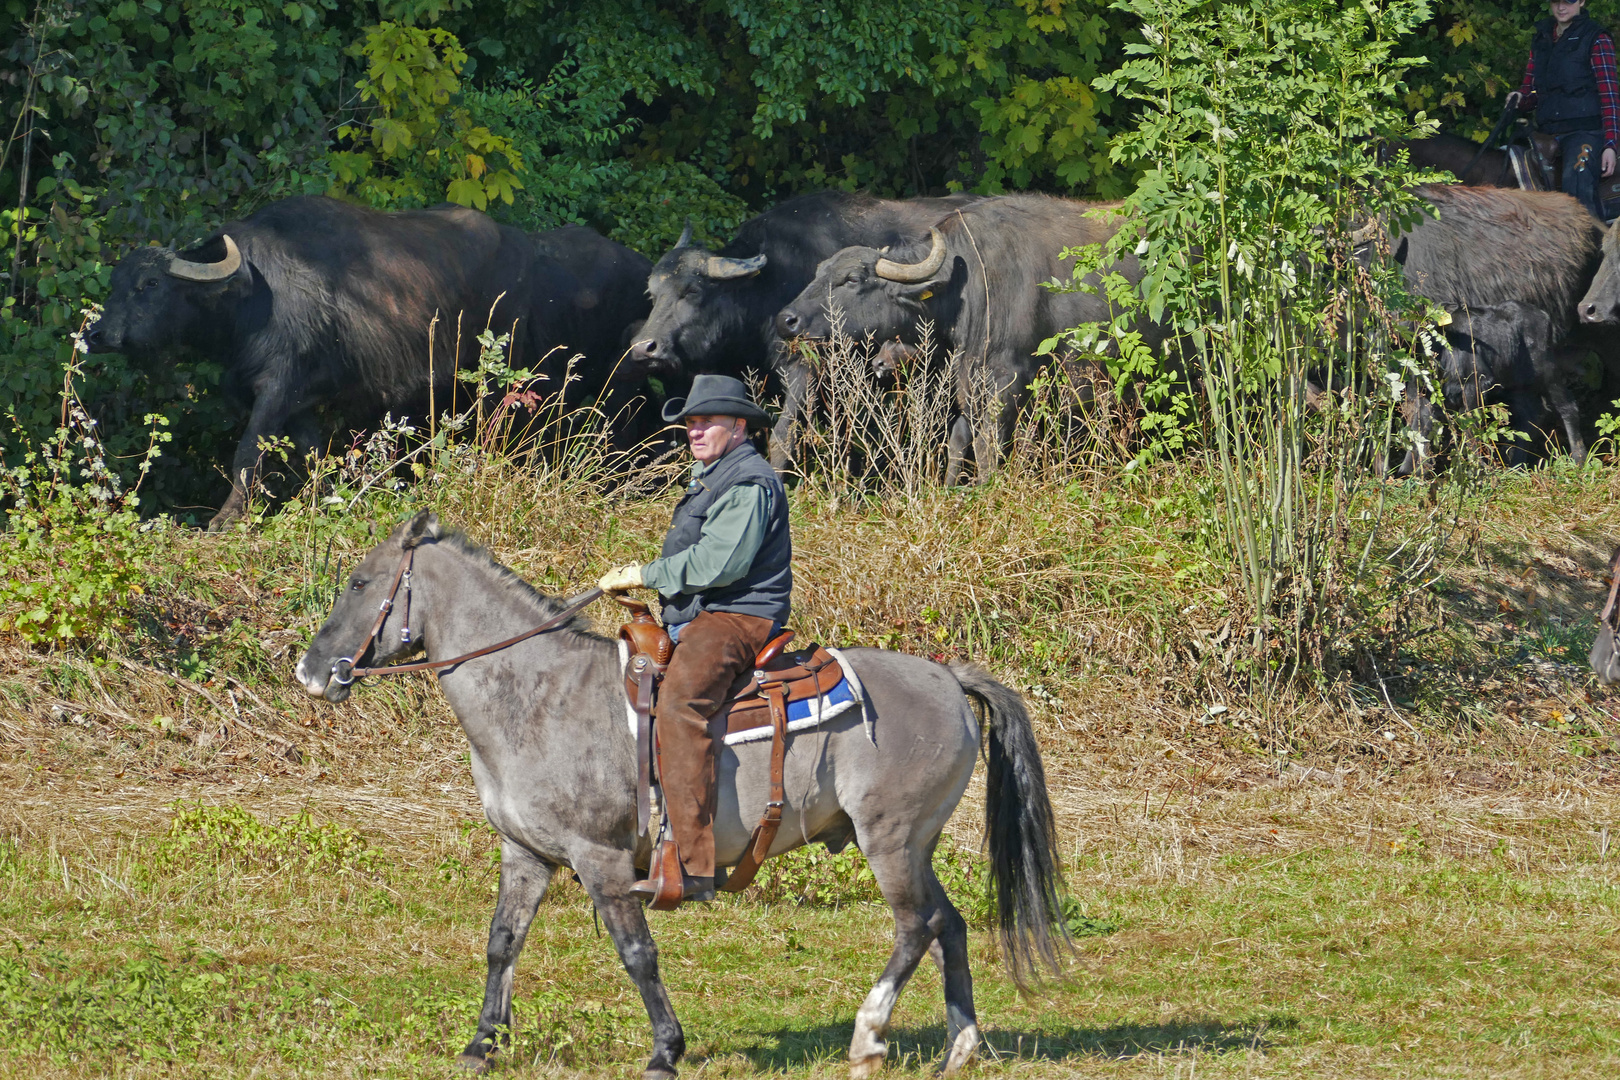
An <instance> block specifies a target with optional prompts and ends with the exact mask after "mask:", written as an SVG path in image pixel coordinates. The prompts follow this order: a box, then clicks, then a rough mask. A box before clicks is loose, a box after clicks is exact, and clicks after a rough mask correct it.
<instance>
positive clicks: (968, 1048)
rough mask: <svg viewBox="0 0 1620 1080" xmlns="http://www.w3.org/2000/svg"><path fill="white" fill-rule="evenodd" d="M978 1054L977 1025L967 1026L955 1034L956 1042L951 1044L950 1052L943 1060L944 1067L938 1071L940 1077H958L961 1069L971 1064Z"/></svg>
mask: <svg viewBox="0 0 1620 1080" xmlns="http://www.w3.org/2000/svg"><path fill="white" fill-rule="evenodd" d="M978 1052H979V1029H978V1027H977V1025H974V1024H969V1025H968V1026H967V1027H965V1028H963V1029H962V1030H961V1031H959V1032H957V1033H956V1041H955V1042H953V1043H951V1052H950V1054H949V1055H948V1056H947V1057H946V1058H945V1067H944V1069H942V1070H941V1071H940V1075H942V1076H957V1075H959V1074H960V1073H961V1072H962V1070H963V1069H965V1068H967V1067H968V1066H969V1065H971V1064H973V1059H974V1058H975V1057H976V1056H977V1055H978Z"/></svg>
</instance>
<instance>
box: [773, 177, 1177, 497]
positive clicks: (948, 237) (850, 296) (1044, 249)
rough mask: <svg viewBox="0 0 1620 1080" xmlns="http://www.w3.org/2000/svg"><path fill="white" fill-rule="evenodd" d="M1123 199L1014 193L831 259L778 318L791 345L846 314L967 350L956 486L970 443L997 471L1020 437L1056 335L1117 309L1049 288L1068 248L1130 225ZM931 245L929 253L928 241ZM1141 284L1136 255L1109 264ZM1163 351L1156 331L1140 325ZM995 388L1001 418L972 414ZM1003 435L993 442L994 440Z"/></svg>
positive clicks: (877, 329)
mask: <svg viewBox="0 0 1620 1080" xmlns="http://www.w3.org/2000/svg"><path fill="white" fill-rule="evenodd" d="M1117 206H1118V204H1117V203H1094V202H1079V201H1076V200H1073V199H1059V198H1054V197H1052V196H1048V195H1008V196H1005V197H1002V198H999V199H989V200H986V201H983V202H980V203H976V204H974V205H972V206H967V207H962V208H960V209H957V210H953V211H952V212H951V213H949V214H947V215H945V216H944V217H943V218H942V219H941V220H940V221H939V222H938V224H937V226H936V227H934V228H931V229H930V230H929V234H928V236H929V238H928V239H927V240H926V241H923V242H922V243H917V242H913V243H912V244H911V245H908V246H907V247H905V248H901V249H896V250H895V251H892V252H887V253H886V252H884V251H880V250H878V249H877V248H874V247H848V248H845V249H844V250H842V251H840V252H838V253H837V254H835V255H833V256H832V257H830V258H828V259H827V260H825V261H824V262H823V263H822V264H821V265H820V266H819V267H818V268H817V270H816V276H815V280H813V281H811V282H810V283H809V284H808V285H806V286H805V287H804V289H803V291H801V292H800V293H799V295H798V296H797V297H795V298H794V300H793V302H792V303H790V304H788V305H787V306H785V307H784V308H782V310H781V311H780V312H779V313H778V314H777V317H776V329H777V332H778V333H779V334H780V335H781V336H782V337H784V338H794V337H799V338H809V339H812V340H814V339H818V338H825V337H827V336H828V335H829V334H830V333H831V330H832V319H831V314H830V313H831V312H832V311H833V310H834V309H836V310H838V311H839V312H840V313H841V316H842V318H843V320H844V328H845V330H846V331H847V332H848V333H849V334H850V335H851V336H853V337H856V338H864V337H866V336H868V335H871V336H873V337H875V338H877V339H879V340H887V339H891V338H898V339H899V340H900V341H902V342H906V343H911V344H915V343H916V342H917V341H918V339H919V337H920V335H921V330H922V326H923V324H924V323H925V322H932V323H933V324H934V326H935V328H936V333H937V340H938V341H939V342H940V345H941V348H942V349H943V351H944V352H946V353H950V352H953V351H957V350H960V351H961V353H962V360H961V363H960V366H959V368H958V370H959V372H960V373H961V374H960V379H961V392H960V401H959V404H960V405H961V407H962V409H963V410H964V413H963V415H962V416H961V417H959V418H958V420H957V421H956V423H955V424H954V425H953V427H952V430H951V440H950V448H949V455H948V461H949V464H948V465H947V469H946V482H947V483H956V482H958V481H959V480H960V478H961V475H962V469H963V463H964V461H965V460H966V456H967V453H968V451H969V448H970V447H971V448H972V450H973V452H974V454H975V456H976V460H977V461H978V463H979V465H980V470H981V472H983V471H985V470H987V469H989V468H992V467H993V465H994V461H995V458H996V456H997V455H998V454H999V452H1000V449H1001V448H1002V447H1005V446H1006V445H1007V444H1008V443H1009V442H1010V441H1011V439H1012V431H1013V421H1014V419H1015V417H1016V415H1017V410H1018V408H1019V407H1020V405H1022V403H1023V401H1024V399H1025V398H1026V397H1027V394H1028V388H1029V385H1030V381H1031V380H1032V379H1033V378H1034V376H1035V374H1036V373H1037V371H1038V370H1039V368H1040V367H1041V365H1042V364H1043V363H1044V362H1045V358H1043V357H1038V356H1036V355H1035V350H1036V348H1037V347H1038V346H1039V345H1040V343H1041V342H1042V341H1043V340H1045V339H1046V338H1049V337H1052V336H1053V335H1055V334H1057V333H1058V332H1059V331H1061V330H1064V329H1066V328H1068V327H1071V326H1075V325H1077V324H1079V323H1085V322H1101V321H1106V320H1107V319H1109V318H1110V317H1111V316H1112V315H1113V314H1114V312H1112V311H1111V310H1110V306H1109V304H1108V302H1107V300H1106V299H1105V298H1103V297H1102V296H1099V295H1096V294H1093V293H1081V292H1056V291H1053V290H1051V289H1047V288H1043V287H1042V283H1043V282H1046V281H1051V280H1053V279H1054V278H1055V279H1058V280H1061V281H1068V280H1069V279H1070V276H1071V273H1070V272H1071V267H1070V265H1069V263H1068V262H1066V261H1065V260H1064V259H1062V258H1060V257H1059V253H1060V252H1061V250H1062V249H1063V248H1065V247H1079V246H1082V245H1086V244H1096V243H1101V242H1103V241H1106V240H1108V239H1109V238H1110V237H1112V236H1113V235H1114V233H1115V231H1116V230H1117V229H1118V228H1119V226H1120V224H1121V222H1122V220H1123V219H1122V218H1120V217H1119V216H1118V215H1112V214H1107V213H1104V214H1103V215H1101V216H1094V212H1095V211H1098V210H1102V211H1105V212H1106V211H1108V210H1111V209H1113V208H1115V207H1117ZM924 245H926V246H924ZM1110 269H1111V270H1113V271H1116V272H1118V273H1120V274H1123V275H1124V276H1125V277H1126V278H1127V279H1129V280H1130V281H1132V282H1136V281H1139V280H1140V278H1141V273H1142V271H1141V266H1140V264H1139V263H1138V262H1137V260H1136V258H1135V256H1126V257H1125V258H1124V259H1123V260H1121V261H1120V262H1119V263H1117V264H1115V265H1114V266H1113V267H1111V268H1110ZM1139 329H1140V330H1141V331H1142V332H1143V334H1144V336H1145V337H1146V338H1147V340H1148V342H1149V343H1150V344H1153V345H1157V344H1158V343H1159V340H1160V338H1161V336H1162V335H1161V333H1160V331H1159V330H1158V328H1157V327H1154V326H1151V325H1144V326H1142V327H1139ZM984 375H988V377H989V379H990V380H991V382H992V383H993V393H994V394H995V396H996V401H995V403H994V404H993V405H992V406H991V409H992V412H993V413H994V417H993V419H991V421H990V422H989V423H988V424H975V423H973V422H971V421H970V420H968V419H967V416H968V410H970V408H971V398H972V397H973V396H974V395H975V393H976V391H975V390H974V389H972V385H973V383H974V380H976V379H980V378H981V377H982V376H984ZM992 433H993V437H992Z"/></svg>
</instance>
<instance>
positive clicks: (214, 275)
mask: <svg viewBox="0 0 1620 1080" xmlns="http://www.w3.org/2000/svg"><path fill="white" fill-rule="evenodd" d="M224 240H225V257H224V258H223V259H221V260H219V262H215V263H197V262H188V261H187V260H185V259H182V258H179V257H178V256H176V257H175V258H174V259H173V260H171V261H170V263H169V274H170V276H172V277H177V278H179V279H180V280H182V281H224V280H225V279H226V278H228V277H230V276H231V275H232V274H234V273H236V272H237V271H238V270H240V269H241V268H242V252H241V250H240V249H238V248H237V246H236V241H235V240H232V239H231V238H230V237H229V236H228V235H227V236H226V237H224Z"/></svg>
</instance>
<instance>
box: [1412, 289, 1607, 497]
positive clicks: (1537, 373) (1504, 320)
mask: <svg viewBox="0 0 1620 1080" xmlns="http://www.w3.org/2000/svg"><path fill="white" fill-rule="evenodd" d="M1444 333H1445V341H1446V344H1445V347H1444V348H1443V349H1442V350H1441V352H1440V370H1441V375H1442V378H1443V380H1444V383H1443V398H1444V401H1445V408H1446V411H1447V412H1450V413H1457V412H1459V411H1462V412H1469V411H1472V410H1474V409H1477V408H1479V407H1480V406H1481V405H1483V404H1484V403H1485V402H1486V401H1487V400H1501V401H1502V402H1504V403H1505V404H1506V405H1507V408H1508V419H1509V424H1510V425H1511V426H1512V427H1513V429H1514V430H1515V431H1518V432H1520V433H1523V434H1525V435H1526V436H1527V437H1526V438H1525V439H1518V440H1514V441H1513V442H1511V443H1509V444H1508V447H1507V455H1506V456H1507V460H1508V463H1509V464H1511V465H1528V464H1530V462H1531V460H1532V454H1533V452H1534V446H1533V444H1532V442H1531V440H1533V439H1536V438H1537V437H1538V436H1539V435H1540V434H1541V433H1542V432H1543V431H1545V429H1546V426H1547V420H1548V413H1549V411H1550V412H1551V413H1552V414H1554V416H1555V417H1556V419H1557V421H1558V422H1559V423H1561V424H1562V426H1563V430H1564V434H1565V437H1566V438H1567V439H1568V440H1569V447H1570V455H1571V456H1572V457H1574V458H1575V459H1576V460H1577V461H1582V460H1585V457H1586V440H1585V437H1584V435H1583V434H1582V431H1581V409H1580V404H1579V402H1578V401H1576V399H1575V395H1574V394H1573V393H1572V390H1571V388H1572V387H1573V386H1574V384H1575V383H1576V382H1577V381H1578V379H1579V369H1580V367H1581V362H1582V360H1583V359H1584V355H1585V352H1584V350H1583V349H1580V348H1579V347H1572V346H1570V345H1568V344H1566V345H1561V346H1555V345H1554V344H1553V342H1554V340H1555V337H1556V335H1555V332H1554V327H1553V320H1552V318H1551V317H1550V316H1548V314H1547V313H1546V312H1545V311H1543V310H1541V309H1540V308H1538V307H1535V306H1533V305H1531V304H1527V303H1525V302H1524V301H1522V300H1515V301H1513V302H1511V303H1507V304H1493V305H1490V306H1487V307H1481V308H1470V309H1468V310H1465V311H1462V312H1459V313H1458V314H1457V315H1456V316H1455V317H1454V318H1453V320H1452V322H1451V324H1450V325H1449V326H1447V327H1446V328H1445V331H1444ZM1433 420H1434V411H1433V409H1432V407H1431V405H1430V404H1429V403H1428V402H1427V401H1423V400H1421V398H1420V399H1419V400H1418V401H1417V402H1416V407H1415V409H1414V415H1413V417H1412V418H1411V424H1412V426H1413V427H1414V428H1415V429H1416V430H1417V431H1418V432H1419V433H1420V434H1421V435H1422V436H1423V441H1424V443H1425V444H1426V443H1427V442H1428V439H1429V435H1430V429H1431V428H1432V425H1433ZM1420 456H1421V455H1418V454H1409V455H1408V457H1407V461H1406V462H1405V463H1403V465H1402V466H1401V468H1400V469H1399V470H1397V475H1403V476H1404V475H1407V474H1409V473H1411V472H1412V471H1413V470H1414V468H1415V467H1416V464H1417V459H1418V458H1419V457H1420Z"/></svg>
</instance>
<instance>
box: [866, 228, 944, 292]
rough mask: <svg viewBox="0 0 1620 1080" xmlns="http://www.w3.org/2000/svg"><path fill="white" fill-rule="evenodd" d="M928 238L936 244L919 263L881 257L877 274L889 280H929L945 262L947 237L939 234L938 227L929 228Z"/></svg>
mask: <svg viewBox="0 0 1620 1080" xmlns="http://www.w3.org/2000/svg"><path fill="white" fill-rule="evenodd" d="M928 238H929V239H930V240H931V241H933V244H934V246H933V247H932V248H930V249H929V252H928V257H927V258H925V259H923V261H922V262H918V263H898V262H895V261H893V260H892V259H879V260H878V261H877V266H876V267H874V269H876V270H877V276H878V277H880V278H884V279H886V280H888V281H899V282H917V281H927V280H928V279H929V278H931V277H933V276H934V272H935V271H937V270H938V269H939V268H940V267H941V266H943V265H944V264H945V238H944V237H943V236H941V235H939V230H938V229H933V228H931V229H929V230H928Z"/></svg>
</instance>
